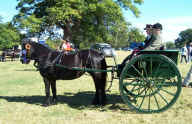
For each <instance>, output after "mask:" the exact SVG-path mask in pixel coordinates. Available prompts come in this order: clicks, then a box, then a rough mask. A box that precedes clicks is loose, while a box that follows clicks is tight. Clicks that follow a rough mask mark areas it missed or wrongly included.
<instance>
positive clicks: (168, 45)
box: [165, 41, 176, 49]
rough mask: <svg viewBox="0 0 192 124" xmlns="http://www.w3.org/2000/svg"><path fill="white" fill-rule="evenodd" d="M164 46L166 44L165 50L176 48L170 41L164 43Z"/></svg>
mask: <svg viewBox="0 0 192 124" xmlns="http://www.w3.org/2000/svg"><path fill="white" fill-rule="evenodd" d="M165 44H166V45H165V46H166V48H167V49H173V48H176V46H175V43H174V42H172V41H168V42H166V43H165Z"/></svg>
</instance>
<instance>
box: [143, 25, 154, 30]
mask: <svg viewBox="0 0 192 124" xmlns="http://www.w3.org/2000/svg"><path fill="white" fill-rule="evenodd" d="M152 26H153V25H151V24H146V27H145V28H144V30H147V29H150V28H152Z"/></svg>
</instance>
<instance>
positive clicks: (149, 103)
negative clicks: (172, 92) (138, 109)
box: [148, 91, 151, 111]
mask: <svg viewBox="0 0 192 124" xmlns="http://www.w3.org/2000/svg"><path fill="white" fill-rule="evenodd" d="M150 105H151V96H150V91H149V102H148V110H149V111H150V107H151V106H150Z"/></svg>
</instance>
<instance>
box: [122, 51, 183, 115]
mask: <svg viewBox="0 0 192 124" xmlns="http://www.w3.org/2000/svg"><path fill="white" fill-rule="evenodd" d="M181 87H182V79H181V75H180V72H179V70H178V68H177V66H176V64H175V63H174V62H173V61H172V60H171V59H170V58H168V57H166V56H163V55H156V54H145V55H140V56H137V57H135V58H133V59H132V60H131V61H130V62H129V63H127V64H126V65H125V67H124V68H123V71H122V73H121V75H120V84H119V89H120V94H121V97H122V99H123V101H124V102H125V103H127V104H128V106H129V107H130V108H132V109H135V110H136V111H138V112H143V113H158V112H162V111H165V110H167V109H168V108H169V107H171V106H172V105H173V104H174V103H175V102H176V100H177V99H178V97H179V95H180V92H181Z"/></svg>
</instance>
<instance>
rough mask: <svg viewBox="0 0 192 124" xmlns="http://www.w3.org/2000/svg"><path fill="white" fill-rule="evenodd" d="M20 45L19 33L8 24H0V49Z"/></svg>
mask: <svg viewBox="0 0 192 124" xmlns="http://www.w3.org/2000/svg"><path fill="white" fill-rule="evenodd" d="M19 43H20V33H19V32H18V31H17V30H16V29H15V28H14V27H13V26H12V25H11V24H10V23H0V49H3V48H12V47H13V46H14V45H18V44H19Z"/></svg>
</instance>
